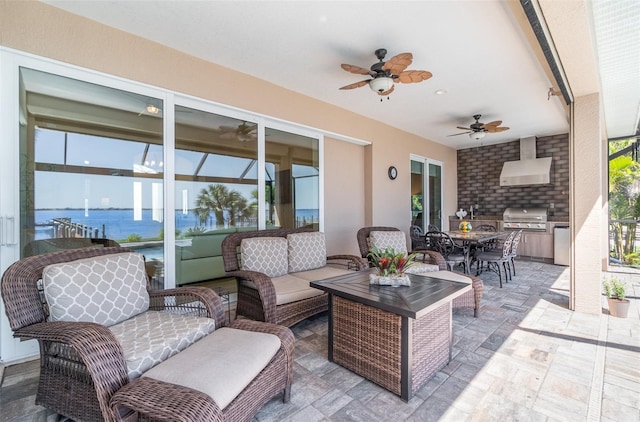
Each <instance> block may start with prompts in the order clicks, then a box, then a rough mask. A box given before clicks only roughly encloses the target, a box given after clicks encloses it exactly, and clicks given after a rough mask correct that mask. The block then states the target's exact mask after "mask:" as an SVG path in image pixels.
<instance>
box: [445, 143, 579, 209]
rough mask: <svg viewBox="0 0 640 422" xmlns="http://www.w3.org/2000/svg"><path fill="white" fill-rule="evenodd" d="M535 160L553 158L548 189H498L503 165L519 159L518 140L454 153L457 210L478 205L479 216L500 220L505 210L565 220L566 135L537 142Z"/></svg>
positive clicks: (534, 187)
mask: <svg viewBox="0 0 640 422" xmlns="http://www.w3.org/2000/svg"><path fill="white" fill-rule="evenodd" d="M536 151H537V157H538V158H542V157H553V161H552V163H551V183H550V184H549V185H532V186H505V187H500V172H501V171H502V164H503V163H504V162H505V161H515V160H519V159H520V140H517V141H513V142H509V143H506V144H498V145H488V146H481V147H477V148H469V149H461V150H458V207H457V209H458V208H464V209H466V210H468V209H469V207H470V206H471V205H474V204H478V205H479V214H478V215H479V216H483V215H484V216H487V215H490V216H502V213H503V212H504V209H505V208H507V207H516V208H524V207H532V206H535V207H541V208H549V204H550V203H553V204H554V208H550V209H549V218H550V219H556V220H557V219H558V218H563V217H568V216H569V135H568V134H562V135H554V136H547V137H542V138H538V139H537V141H536Z"/></svg>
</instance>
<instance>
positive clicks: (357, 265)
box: [222, 228, 368, 327]
mask: <svg viewBox="0 0 640 422" xmlns="http://www.w3.org/2000/svg"><path fill="white" fill-rule="evenodd" d="M222 254H223V258H224V268H225V271H227V275H228V276H231V277H235V278H236V279H237V280H238V302H237V308H236V315H237V316H242V317H246V318H250V319H253V320H257V321H266V322H270V323H273V324H280V325H284V326H287V327H290V326H292V325H294V324H296V323H298V322H300V321H302V320H304V319H306V318H308V317H310V316H312V315H315V314H317V313H320V312H323V311H326V310H327V309H328V300H327V294H326V293H324V292H322V291H321V290H318V289H314V288H312V287H310V286H309V283H310V282H311V281H317V280H323V279H326V278H329V277H335V276H339V275H343V274H345V273H348V272H349V271H354V270H355V271H360V270H364V269H367V268H368V264H367V262H366V260H364V259H362V258H360V257H358V256H354V255H331V256H326V249H325V241H324V233H321V232H315V231H313V229H311V228H299V229H272V230H260V231H254V232H244V233H234V234H231V235H229V236H227V237H226V238H225V239H224V241H223V242H222ZM276 267H277V268H276Z"/></svg>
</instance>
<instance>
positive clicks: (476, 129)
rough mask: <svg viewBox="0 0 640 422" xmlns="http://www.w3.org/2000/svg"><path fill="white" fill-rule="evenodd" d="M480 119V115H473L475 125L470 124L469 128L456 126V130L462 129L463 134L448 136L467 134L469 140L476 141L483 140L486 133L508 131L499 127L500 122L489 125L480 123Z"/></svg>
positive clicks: (455, 134) (506, 128)
mask: <svg viewBox="0 0 640 422" xmlns="http://www.w3.org/2000/svg"><path fill="white" fill-rule="evenodd" d="M480 117H482V115H481V114H476V115H474V116H473V118H474V119H475V120H476V121H475V123H472V124H471V125H470V126H469V127H464V126H456V127H457V128H458V129H462V130H464V131H465V132H460V133H454V134H453V135H449V136H458V135H464V134H466V133H468V134H469V138H471V139H475V140H476V141H477V140H480V139H482V138H484V136H485V135H486V134H487V133H498V132H504V131H505V130H509V128H508V127H506V126H500V125H501V124H502V120H495V121H493V122H489V123H481V122H480Z"/></svg>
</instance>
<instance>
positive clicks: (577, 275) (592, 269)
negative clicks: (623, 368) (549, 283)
mask: <svg viewBox="0 0 640 422" xmlns="http://www.w3.org/2000/svg"><path fill="white" fill-rule="evenodd" d="M601 107H602V105H601V100H600V95H599V94H590V95H585V96H581V97H577V98H575V101H574V103H573V105H572V110H571V113H572V119H571V121H572V128H571V136H570V142H571V148H570V163H571V164H570V166H571V175H570V178H571V179H570V181H571V192H570V199H569V202H570V208H571V212H570V225H571V239H572V240H571V267H570V274H571V286H570V302H569V304H570V305H569V306H570V308H571V309H573V310H575V311H577V312H584V313H589V314H600V313H601V312H602V305H601V290H602V288H601V283H602V268H606V264H607V263H606V260H607V256H608V251H607V249H606V248H603V242H602V233H603V232H606V221H607V218H606V213H607V188H606V187H605V186H606V184H605V183H603V180H604V179H606V177H607V167H606V159H605V158H606V154H605V151H606V149H605V148H606V140H605V139H604V136H603V134H602V130H601V121H602V119H601ZM603 222H605V223H604V224H605V230H603Z"/></svg>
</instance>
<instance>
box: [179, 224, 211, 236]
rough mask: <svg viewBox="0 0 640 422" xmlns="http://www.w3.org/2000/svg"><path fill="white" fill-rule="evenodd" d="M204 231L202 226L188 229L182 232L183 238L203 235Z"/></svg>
mask: <svg viewBox="0 0 640 422" xmlns="http://www.w3.org/2000/svg"><path fill="white" fill-rule="evenodd" d="M205 231H206V229H205V228H204V227H203V226H195V227H190V228H188V229H187V230H185V231H184V237H193V236H198V235H201V234H204V232H205Z"/></svg>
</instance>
